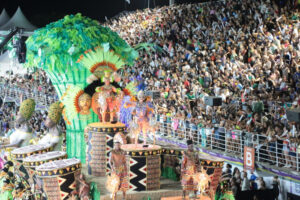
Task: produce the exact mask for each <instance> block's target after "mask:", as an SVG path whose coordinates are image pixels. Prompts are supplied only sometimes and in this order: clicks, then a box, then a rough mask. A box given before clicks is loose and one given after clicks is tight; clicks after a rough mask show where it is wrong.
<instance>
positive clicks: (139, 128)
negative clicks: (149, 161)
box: [124, 91, 154, 144]
mask: <svg viewBox="0 0 300 200" xmlns="http://www.w3.org/2000/svg"><path fill="white" fill-rule="evenodd" d="M124 107H125V108H128V107H134V109H133V111H132V116H133V120H132V122H131V124H130V126H129V128H130V130H131V131H132V132H133V134H134V135H135V144H137V143H138V136H139V134H140V133H142V134H143V139H144V144H146V143H147V134H148V131H149V130H152V127H151V125H150V122H151V121H152V116H153V113H154V110H153V108H152V106H151V103H150V100H149V98H147V97H146V96H145V94H144V92H143V91H139V92H138V94H137V100H135V99H133V101H131V102H129V103H126V105H124Z"/></svg>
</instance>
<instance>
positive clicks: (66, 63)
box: [25, 13, 138, 72]
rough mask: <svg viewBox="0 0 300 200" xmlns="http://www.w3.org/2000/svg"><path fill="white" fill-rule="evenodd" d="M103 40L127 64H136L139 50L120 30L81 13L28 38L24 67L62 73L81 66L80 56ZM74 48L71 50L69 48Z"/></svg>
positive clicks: (48, 26)
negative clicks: (136, 49) (116, 30)
mask: <svg viewBox="0 0 300 200" xmlns="http://www.w3.org/2000/svg"><path fill="white" fill-rule="evenodd" d="M103 43H108V44H109V48H110V50H113V51H114V52H115V53H116V54H118V55H120V56H121V58H122V59H123V60H124V62H125V63H126V64H128V65H133V63H134V60H135V59H137V56H138V54H137V52H135V50H134V49H132V48H131V47H130V46H129V45H128V44H127V43H126V42H125V41H124V40H123V39H122V38H120V37H119V36H118V34H117V33H115V32H113V31H112V30H110V29H109V28H107V27H103V26H101V25H100V24H99V22H97V21H96V20H92V19H90V18H88V17H84V16H82V15H81V14H80V13H79V14H76V15H67V16H65V17H64V18H63V19H60V20H58V21H56V22H53V23H50V24H48V25H47V26H46V27H44V28H40V29H37V30H36V31H35V32H34V33H33V35H31V36H30V37H29V38H28V39H27V41H26V46H27V55H26V64H25V66H26V67H38V68H42V69H44V70H50V71H54V72H63V71H66V70H69V68H71V69H70V70H73V68H74V67H75V68H79V69H81V68H80V64H79V63H76V61H77V60H78V59H79V57H80V56H81V55H82V54H83V53H84V52H85V51H86V50H88V49H92V48H94V47H97V46H101V44H103ZM71 47H73V49H72V51H71V52H72V53H70V51H69V50H70V48H71ZM39 49H41V50H40V51H41V56H39ZM71 61H72V62H71ZM70 63H73V65H70Z"/></svg>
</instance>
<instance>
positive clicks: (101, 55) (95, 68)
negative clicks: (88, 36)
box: [77, 46, 125, 78]
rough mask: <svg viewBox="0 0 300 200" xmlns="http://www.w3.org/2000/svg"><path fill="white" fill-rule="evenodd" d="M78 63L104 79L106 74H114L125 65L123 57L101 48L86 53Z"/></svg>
mask: <svg viewBox="0 0 300 200" xmlns="http://www.w3.org/2000/svg"><path fill="white" fill-rule="evenodd" d="M77 63H80V64H81V65H82V66H84V67H85V68H87V69H88V70H89V71H90V72H91V73H93V74H94V75H95V76H97V77H98V78H103V77H104V76H105V73H110V74H112V73H113V72H116V71H117V70H118V69H121V68H122V67H123V66H124V65H125V61H124V60H123V59H122V58H121V56H119V55H118V54H116V53H114V52H113V51H110V50H106V49H104V48H102V47H100V46H99V47H96V48H94V49H90V50H87V51H85V53H84V54H83V55H81V56H80V58H79V59H78V60H77Z"/></svg>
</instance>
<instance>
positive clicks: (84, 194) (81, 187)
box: [70, 174, 91, 200]
mask: <svg viewBox="0 0 300 200" xmlns="http://www.w3.org/2000/svg"><path fill="white" fill-rule="evenodd" d="M77 181H78V183H79V184H77V186H78V187H77V190H74V191H73V192H72V193H71V194H70V200H73V199H74V200H76V199H80V200H90V199H91V198H90V184H88V183H87V182H86V180H85V179H84V176H83V174H80V175H79V178H78V180H77Z"/></svg>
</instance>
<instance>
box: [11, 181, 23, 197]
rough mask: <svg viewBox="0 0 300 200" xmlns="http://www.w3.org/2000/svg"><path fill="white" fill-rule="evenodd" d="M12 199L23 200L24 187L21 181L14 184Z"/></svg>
mask: <svg viewBox="0 0 300 200" xmlns="http://www.w3.org/2000/svg"><path fill="white" fill-rule="evenodd" d="M12 194H13V198H14V200H24V199H25V196H26V195H25V187H24V185H23V184H22V183H20V182H18V183H17V184H16V187H15V190H14V191H13V193H12Z"/></svg>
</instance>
